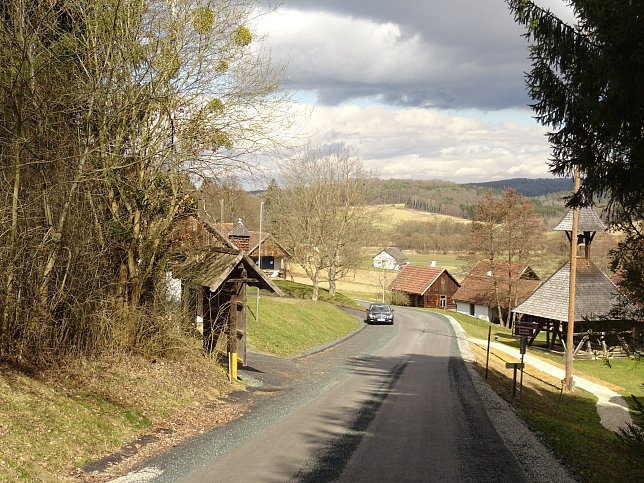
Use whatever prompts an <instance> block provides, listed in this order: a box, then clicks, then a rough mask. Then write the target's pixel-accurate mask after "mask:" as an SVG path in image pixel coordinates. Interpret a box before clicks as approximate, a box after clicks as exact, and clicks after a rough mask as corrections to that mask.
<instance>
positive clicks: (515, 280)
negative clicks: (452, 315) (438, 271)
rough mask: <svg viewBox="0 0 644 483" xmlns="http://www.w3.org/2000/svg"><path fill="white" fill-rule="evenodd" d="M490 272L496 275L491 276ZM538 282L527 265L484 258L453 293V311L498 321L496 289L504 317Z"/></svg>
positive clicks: (537, 278)
mask: <svg viewBox="0 0 644 483" xmlns="http://www.w3.org/2000/svg"><path fill="white" fill-rule="evenodd" d="M493 269H494V270H493ZM493 273H494V275H495V277H493V276H492V275H493ZM495 278H496V289H495V286H494V283H495ZM539 284H540V281H539V277H538V276H537V274H536V273H535V272H534V270H532V268H530V267H529V266H528V265H519V264H516V263H512V264H508V263H507V262H495V263H494V265H492V264H491V263H490V262H489V261H487V260H481V261H479V262H477V264H476V265H475V266H474V268H472V270H471V271H470V273H469V274H468V275H467V276H466V277H465V278H464V279H463V281H462V282H461V287H460V288H459V289H458V291H457V292H456V293H455V294H454V301H455V304H456V311H457V312H459V313H461V314H466V315H470V316H472V317H476V318H477V319H481V320H486V321H488V322H498V321H499V310H498V305H497V297H496V294H497V293H498V294H499V302H500V305H501V312H502V314H503V316H504V317H505V316H506V315H507V313H508V309H511V308H513V307H516V306H517V305H518V304H519V303H521V302H523V301H524V300H525V299H526V298H527V297H528V296H529V295H530V294H532V293H533V292H534V291H535V290H536V288H537V287H538V286H539Z"/></svg>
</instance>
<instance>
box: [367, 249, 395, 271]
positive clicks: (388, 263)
mask: <svg viewBox="0 0 644 483" xmlns="http://www.w3.org/2000/svg"><path fill="white" fill-rule="evenodd" d="M373 266H374V267H378V268H386V269H387V270H399V269H400V267H398V264H397V263H396V259H395V258H394V257H392V256H391V255H389V254H388V253H387V252H380V253H379V254H378V255H376V256H375V257H373Z"/></svg>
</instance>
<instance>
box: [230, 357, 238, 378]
mask: <svg viewBox="0 0 644 483" xmlns="http://www.w3.org/2000/svg"><path fill="white" fill-rule="evenodd" d="M230 366H231V367H230V373H231V377H232V378H233V379H237V352H233V353H232V354H230Z"/></svg>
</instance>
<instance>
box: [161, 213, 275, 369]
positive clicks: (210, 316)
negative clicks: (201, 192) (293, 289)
mask: <svg viewBox="0 0 644 483" xmlns="http://www.w3.org/2000/svg"><path fill="white" fill-rule="evenodd" d="M238 232H239V234H240V235H241V236H242V237H243V236H245V235H244V233H243V232H242V231H241V230H239V231H238ZM205 240H207V243H206V244H204V241H205ZM237 241H238V243H240V244H242V245H243V240H242V241H241V242H240V241H239V240H237ZM175 242H176V244H177V246H176V247H175V248H176V250H175V256H174V257H173V263H172V276H173V277H174V278H178V279H180V280H181V292H182V293H181V300H182V302H183V304H184V307H185V308H186V310H188V311H189V312H190V313H192V314H194V316H195V317H201V318H202V319H203V346H204V350H205V351H207V352H213V351H215V350H217V349H219V350H222V351H228V352H236V353H237V354H238V361H239V362H240V363H242V364H244V363H245V362H246V287H247V286H248V285H250V286H254V287H259V288H260V289H265V290H268V291H270V292H273V293H276V294H278V295H283V293H282V292H281V290H280V289H279V288H278V287H277V286H276V285H275V284H274V283H273V282H272V281H271V280H270V279H269V278H268V277H267V276H266V274H265V273H264V272H263V271H262V270H260V269H259V267H258V266H257V265H256V264H255V263H254V262H253V260H252V259H251V258H250V257H249V256H248V255H247V254H246V252H245V251H244V250H241V249H240V248H238V247H237V246H235V244H233V243H232V242H231V241H230V240H228V238H227V237H225V236H224V235H223V234H222V233H221V232H220V231H219V230H217V228H216V227H215V225H214V224H212V223H211V222H210V221H209V220H208V219H207V217H206V216H204V214H203V213H200V214H199V215H198V216H197V217H196V218H195V217H191V218H188V219H186V220H184V222H183V224H182V225H181V226H179V227H178V229H177V230H176V237H175Z"/></svg>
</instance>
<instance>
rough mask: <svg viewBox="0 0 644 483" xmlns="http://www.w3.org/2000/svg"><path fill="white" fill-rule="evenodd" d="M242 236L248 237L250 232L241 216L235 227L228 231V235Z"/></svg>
mask: <svg viewBox="0 0 644 483" xmlns="http://www.w3.org/2000/svg"><path fill="white" fill-rule="evenodd" d="M231 235H232V236H243V237H249V238H250V232H249V231H248V230H247V229H246V227H245V226H244V224H243V223H242V221H241V218H240V219H239V221H238V222H237V224H236V225H235V227H234V228H233V229H232V230H230V231H229V232H228V236H231Z"/></svg>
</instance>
